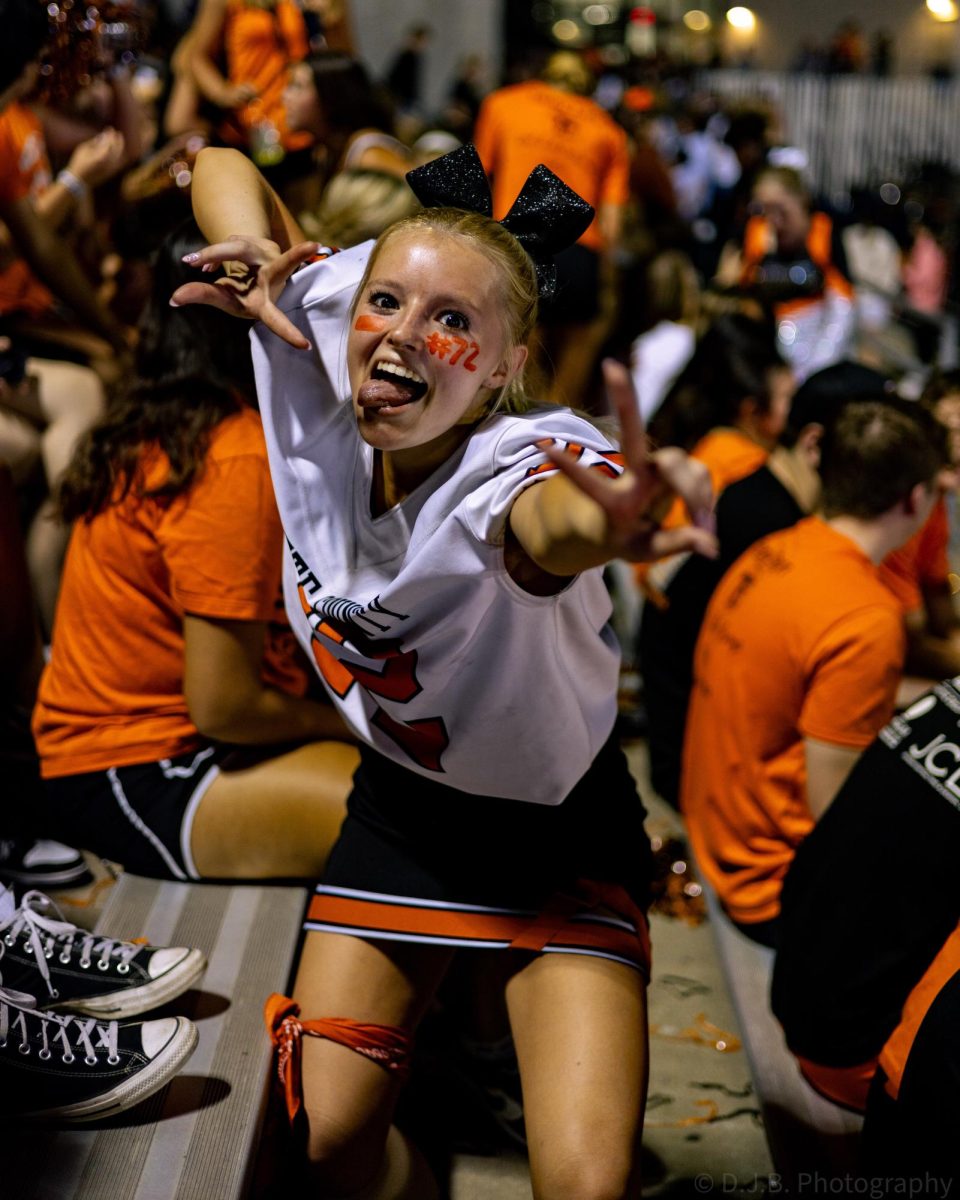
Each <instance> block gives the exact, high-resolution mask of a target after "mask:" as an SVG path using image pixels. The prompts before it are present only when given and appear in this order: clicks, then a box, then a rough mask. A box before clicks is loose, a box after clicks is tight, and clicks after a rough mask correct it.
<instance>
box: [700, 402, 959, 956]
mask: <svg viewBox="0 0 960 1200" xmlns="http://www.w3.org/2000/svg"><path fill="white" fill-rule="evenodd" d="M946 453H947V452H946V443H945V436H944V433H943V429H942V427H941V426H939V425H938V424H937V423H936V422H935V421H933V419H932V418H931V417H930V416H929V414H927V413H925V412H924V411H923V410H922V409H918V408H917V406H916V405H913V406H907V405H905V404H902V403H895V402H893V401H887V402H884V403H877V402H869V401H868V402H858V403H855V404H851V405H848V406H847V408H846V409H845V411H844V412H843V413H842V414H841V416H840V417H839V418H838V419H837V420H836V421H835V422H834V423H833V425H832V427H831V428H830V429H829V430H828V432H827V436H826V437H825V438H824V439H823V442H822V450H821V477H822V480H823V500H822V511H823V516H822V517H820V516H815V517H808V518H806V519H805V520H803V521H801V522H799V524H797V525H795V526H793V527H792V528H790V529H785V530H782V531H781V532H779V533H774V534H771V535H770V536H769V537H766V538H763V539H761V540H760V541H759V542H757V543H755V544H754V545H753V546H751V547H750V549H749V550H748V551H747V552H746V553H745V554H744V555H742V556H741V558H740V559H739V560H738V561H737V562H736V564H734V566H733V568H732V569H731V570H730V571H728V572H727V574H726V575H725V576H724V578H723V579H722V580H721V582H720V584H719V586H718V587H717V590H716V591H715V592H714V594H713V598H712V599H711V601H710V605H709V607H708V608H707V613H706V617H705V618H704V623H703V628H702V630H701V633H700V638H699V641H698V642H697V649H696V653H695V657H694V681H693V691H692V693H691V697H690V710H689V715H688V719H687V730H686V738H685V742H684V754H683V773H682V778H681V785H680V792H681V809H682V811H683V813H684V815H685V816H686V818H687V824H688V828H689V833H690V841H691V844H692V847H693V850H694V853H695V854H696V857H697V859H698V860H699V862H700V865H701V867H702V869H703V872H704V875H705V876H706V878H707V880H708V882H709V883H710V885H711V886H712V887H713V888H714V889H715V890H716V892H717V894H718V897H719V899H720V902H721V903H722V905H723V907H724V909H725V910H726V912H727V913H728V915H729V916H730V917H731V918H732V919H733V921H734V922H735V923H737V924H738V925H739V926H740V928H741V929H743V931H744V932H745V933H746V934H748V936H750V937H753V938H754V939H755V940H756V941H758V942H761V943H763V944H766V945H775V944H776V922H777V917H778V915H779V910H780V900H779V896H780V885H781V881H782V879H783V876H784V874H785V873H786V870H787V867H788V866H789V864H790V861H791V860H792V858H793V855H794V852H795V851H796V848H797V846H798V845H799V844H800V842H801V841H802V840H803V838H804V837H806V835H807V834H808V833H809V832H810V830H811V829H812V828H813V826H814V823H815V822H816V820H817V819H818V818H819V817H821V816H822V815H823V813H824V812H825V811H826V809H827V807H828V806H829V804H830V802H831V800H832V799H833V797H834V795H835V794H836V792H837V790H838V789H839V787H840V785H841V784H842V783H843V781H844V779H845V778H846V776H847V774H848V773H849V771H850V769H851V768H852V766H853V764H854V763H855V762H856V760H857V758H858V756H859V754H860V752H861V751H862V750H863V749H864V747H866V746H867V745H869V743H870V742H871V741H872V739H873V737H874V736H875V734H876V733H877V732H878V730H879V729H880V728H881V727H882V726H883V725H884V723H885V722H886V721H888V720H889V718H890V716H891V714H892V712H893V704H894V698H895V696H896V690H897V685H898V683H899V680H900V674H901V670H902V666H903V652H904V633H903V620H902V615H901V612H900V608H899V606H898V604H897V602H896V600H895V599H894V598H893V596H892V595H891V594H890V592H889V591H888V590H887V589H886V588H885V587H884V585H883V584H882V583H881V582H880V580H879V579H878V578H877V570H876V568H877V564H879V562H880V561H881V560H882V559H883V558H884V557H885V556H886V555H887V554H888V553H889V552H890V551H891V550H893V549H895V548H896V547H897V546H900V545H902V544H903V543H904V542H905V541H906V540H907V539H908V538H909V537H910V536H911V535H912V534H913V533H914V532H915V531H916V530H917V529H918V528H919V527H920V525H922V523H923V522H924V521H925V520H926V518H927V516H928V514H929V512H930V510H931V509H932V507H933V505H934V503H935V502H936V499H937V496H938V492H939V482H938V481H939V477H940V473H941V470H942V468H943V466H944V464H945V462H946Z"/></svg>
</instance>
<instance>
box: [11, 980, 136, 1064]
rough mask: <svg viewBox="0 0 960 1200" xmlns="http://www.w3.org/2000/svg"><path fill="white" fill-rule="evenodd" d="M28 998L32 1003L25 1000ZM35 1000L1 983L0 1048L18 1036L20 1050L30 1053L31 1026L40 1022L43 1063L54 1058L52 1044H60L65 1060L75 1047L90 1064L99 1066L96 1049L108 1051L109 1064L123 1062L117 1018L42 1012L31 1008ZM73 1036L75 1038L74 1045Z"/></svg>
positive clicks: (62, 1059) (69, 1061)
mask: <svg viewBox="0 0 960 1200" xmlns="http://www.w3.org/2000/svg"><path fill="white" fill-rule="evenodd" d="M27 1001H29V1002H31V1003H30V1004H28V1003H25V1002H27ZM32 1001H33V997H32V996H27V995H25V994H24V993H23V992H14V991H11V990H10V989H9V988H5V987H3V986H2V985H0V1049H2V1048H3V1047H4V1046H6V1045H7V1042H8V1040H9V1039H10V1038H11V1037H16V1036H17V1035H19V1038H20V1040H19V1042H18V1043H17V1049H18V1050H19V1051H20V1053H21V1054H23V1055H28V1054H30V1053H31V1046H30V1034H31V1026H32V1023H33V1022H35V1021H39V1022H40V1042H41V1046H40V1049H39V1051H38V1052H37V1057H38V1058H39V1059H41V1060H42V1061H43V1062H46V1061H47V1060H48V1059H50V1058H52V1057H53V1049H51V1047H55V1046H56V1045H57V1043H59V1046H60V1059H61V1061H62V1062H65V1063H72V1062H73V1061H74V1059H75V1058H76V1054H74V1050H82V1051H83V1055H84V1059H83V1061H84V1062H85V1063H86V1064H87V1066H88V1067H93V1066H96V1064H97V1052H98V1051H100V1050H106V1052H107V1062H108V1063H109V1064H110V1066H112V1067H115V1066H116V1065H117V1063H119V1062H120V1055H119V1054H118V1053H117V1022H116V1021H106V1022H104V1021H98V1020H97V1019H96V1018H95V1017H69V1016H63V1017H61V1016H58V1015H57V1014H56V1013H51V1012H39V1011H37V1009H35V1008H33V1007H31V1004H32ZM71 1035H72V1036H73V1039H74V1040H73V1043H72V1044H71V1040H70V1039H71ZM94 1036H95V1037H96V1039H97V1040H96V1042H94V1040H93V1039H94ZM34 1037H36V1033H35V1032H34Z"/></svg>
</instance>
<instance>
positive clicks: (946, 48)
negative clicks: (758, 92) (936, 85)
mask: <svg viewBox="0 0 960 1200" xmlns="http://www.w3.org/2000/svg"><path fill="white" fill-rule="evenodd" d="M744 2H745V3H747V4H749V6H750V7H751V8H752V9H753V10H754V12H755V13H756V15H757V31H756V35H755V46H756V51H757V54H756V62H757V66H759V67H762V68H765V69H772V70H777V69H779V68H783V67H787V66H789V65H790V63H791V61H792V59H793V58H794V56H795V55H796V53H797V50H798V49H799V47H800V45H801V44H802V43H803V42H804V41H811V42H818V43H823V42H825V41H827V40H828V39H829V38H830V36H831V34H832V33H833V31H834V30H835V29H836V27H837V25H838V24H840V22H841V21H844V20H846V19H847V18H852V19H854V20H856V21H857V22H858V23H859V24H860V27H861V29H862V30H863V32H864V33H865V35H866V37H867V39H868V41H869V39H870V37H871V35H872V34H873V33H875V32H876V31H877V30H878V29H886V30H887V31H888V32H889V33H890V34H891V35H892V37H893V64H894V70H895V72H896V73H897V74H915V73H918V72H924V71H926V70H928V69H929V68H930V67H931V66H932V65H933V64H935V63H942V62H952V63H953V64H954V66H955V67H960V22H958V21H955V22H953V23H952V24H946V25H944V24H940V23H938V22H937V21H935V20H934V19H933V18H932V17H931V16H930V14H929V13H928V12H927V10H926V6H925V5H924V0H868V2H865V0H744ZM723 7H726V5H724V6H723ZM725 33H726V42H725V45H726V47H727V49H728V50H729V49H734V48H736V49H740V48H742V47H744V45H746V44H747V43H746V42H745V41H744V39H743V37H742V36H740V35H737V34H736V33H734V31H732V30H730V29H729V27H728V28H727V29H726V31H725Z"/></svg>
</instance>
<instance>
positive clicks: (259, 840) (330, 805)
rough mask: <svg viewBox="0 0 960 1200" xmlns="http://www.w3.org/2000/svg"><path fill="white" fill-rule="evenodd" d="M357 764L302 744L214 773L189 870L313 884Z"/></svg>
mask: <svg viewBox="0 0 960 1200" xmlns="http://www.w3.org/2000/svg"><path fill="white" fill-rule="evenodd" d="M359 761H360V759H359V755H358V753H357V751H356V750H355V749H354V747H353V746H348V745H347V744H346V743H345V742H310V743H308V744H307V745H305V746H298V747H296V749H294V750H288V751H287V752H286V753H285V754H278V755H277V756H276V757H274V758H268V759H264V760H262V761H261V762H258V763H255V764H254V765H253V766H249V767H244V768H242V769H241V770H223V771H221V772H220V774H219V775H218V776H217V778H216V779H215V780H214V781H213V783H212V784H211V785H210V787H209V788H208V789H207V792H206V794H205V795H204V797H203V799H202V800H201V801H200V805H199V807H198V808H197V812H196V816H195V817H194V821H193V831H192V836H191V850H192V853H193V860H194V863H195V864H196V867H197V870H198V871H199V872H200V874H201V875H205V876H212V877H214V878H221V879H268V878H270V877H285V876H289V877H295V876H296V877H299V878H314V879H315V878H316V877H317V876H318V875H319V874H320V873H321V871H322V870H323V867H324V864H325V863H326V861H327V855H328V854H329V852H330V847H331V846H332V845H333V843H334V842H335V841H336V838H337V834H338V833H339V832H340V825H341V824H342V822H343V816H344V812H345V811H346V800H347V796H348V795H349V794H350V787H351V781H352V778H353V773H354V771H355V770H356V769H357V764H358V762H359ZM320 1015H326V1016H329V1015H330V1014H329V1013H327V1014H320ZM334 1015H336V1014H334Z"/></svg>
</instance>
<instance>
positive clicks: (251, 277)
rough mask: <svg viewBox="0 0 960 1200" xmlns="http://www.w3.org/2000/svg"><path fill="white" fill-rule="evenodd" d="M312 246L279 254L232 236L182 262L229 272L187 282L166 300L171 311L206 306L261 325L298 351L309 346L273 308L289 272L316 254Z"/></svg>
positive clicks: (273, 246)
mask: <svg viewBox="0 0 960 1200" xmlns="http://www.w3.org/2000/svg"><path fill="white" fill-rule="evenodd" d="M317 248H318V247H317V243H316V242H300V243H298V244H297V245H296V246H291V248H290V249H289V250H287V251H286V252H281V250H280V247H279V246H278V245H277V243H276V242H271V241H269V240H267V239H266V238H250V237H243V236H241V235H236V236H234V237H230V238H228V239H227V240H226V241H224V242H217V243H216V244H215V245H213V246H207V247H206V248H205V249H203V250H198V251H197V252H196V253H195V254H188V255H187V256H186V257H185V258H184V262H187V263H190V264H191V265H192V266H195V267H197V268H198V269H199V270H201V271H207V272H209V271H213V270H215V269H216V268H217V267H219V266H223V267H224V268H225V270H226V271H227V274H226V276H225V277H224V278H223V279H218V280H217V281H216V282H215V283H201V282H197V283H185V284H183V286H182V287H178V288H177V290H176V291H175V292H174V293H173V295H172V296H171V298H170V303H171V304H172V305H173V307H174V308H177V307H179V306H180V305H181V304H209V305H212V307H214V308H219V309H221V311H223V312H225V313H229V314H230V315H231V316H234V317H245V318H246V319H247V320H249V321H262V322H263V323H264V325H266V327H267V328H268V329H271V330H272V331H273V332H274V333H275V334H276V335H277V337H280V338H283V340H284V341H285V342H289V344H290V345H291V346H293V347H295V348H296V349H297V350H309V349H310V343H309V342H308V341H307V339H306V338H305V337H304V336H303V334H302V333H301V332H300V330H299V329H297V327H296V326H295V325H294V324H293V323H292V322H291V321H290V320H289V319H288V318H287V317H285V316H284V314H283V313H282V312H281V311H280V309H279V308H277V304H276V301H277V299H278V298H279V296H280V293H281V292H282V291H283V289H284V286H285V285H286V282H287V280H288V279H289V278H290V276H291V275H292V274H293V272H294V271H295V270H296V269H297V267H299V266H300V265H301V264H302V263H304V262H306V260H307V259H308V258H310V257H311V256H312V255H314V254H316V252H317Z"/></svg>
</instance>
